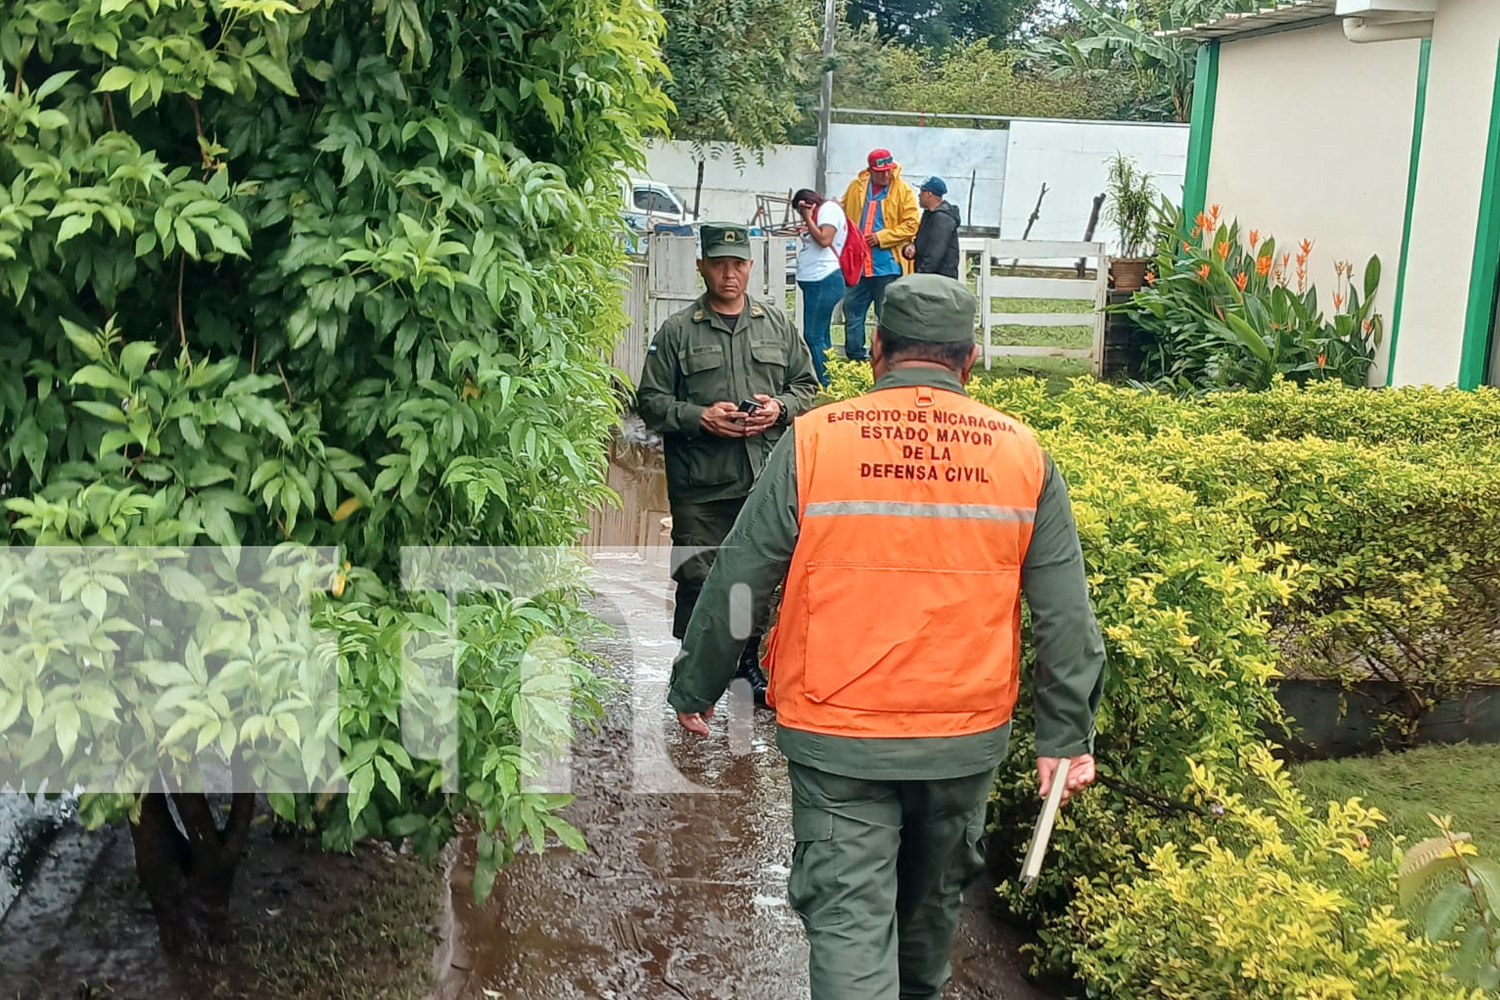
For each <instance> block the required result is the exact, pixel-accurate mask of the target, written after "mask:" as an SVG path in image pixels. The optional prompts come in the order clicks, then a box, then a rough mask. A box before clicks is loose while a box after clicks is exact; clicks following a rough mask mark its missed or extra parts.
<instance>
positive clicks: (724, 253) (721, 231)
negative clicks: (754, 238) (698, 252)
mask: <svg viewBox="0 0 1500 1000" xmlns="http://www.w3.org/2000/svg"><path fill="white" fill-rule="evenodd" d="M699 238H700V239H701V240H702V241H703V256H704V257H705V258H708V257H738V258H740V259H741V260H749V259H750V231H749V230H747V229H746V228H745V227H744V226H736V225H734V224H733V223H730V222H705V223H704V224H703V228H702V230H701V231H700V232H699Z"/></svg>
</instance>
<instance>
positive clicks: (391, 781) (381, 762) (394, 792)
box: [375, 757, 401, 802]
mask: <svg viewBox="0 0 1500 1000" xmlns="http://www.w3.org/2000/svg"><path fill="white" fill-rule="evenodd" d="M375 770H377V771H379V772H380V780H381V781H382V782H384V784H385V787H386V790H387V791H389V792H390V793H391V798H393V799H395V800H396V801H397V802H400V801H401V779H400V778H399V777H397V776H396V769H395V768H394V767H392V766H391V762H390V761H388V760H386V759H385V758H384V757H376V758H375Z"/></svg>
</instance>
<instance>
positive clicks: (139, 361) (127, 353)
mask: <svg viewBox="0 0 1500 1000" xmlns="http://www.w3.org/2000/svg"><path fill="white" fill-rule="evenodd" d="M155 356H156V345H155V344H150V343H147V342H146V341H144V340H138V341H135V342H134V343H131V344H126V345H125V349H124V350H123V351H121V352H120V367H121V368H123V369H124V370H125V374H126V375H127V376H129V378H130V380H131V381H135V380H136V379H138V378H140V377H141V374H142V373H143V372H145V370H146V364H147V363H148V362H149V361H150V360H151V359H152V358H153V357H155Z"/></svg>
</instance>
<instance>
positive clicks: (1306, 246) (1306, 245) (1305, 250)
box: [1302, 240, 1313, 257]
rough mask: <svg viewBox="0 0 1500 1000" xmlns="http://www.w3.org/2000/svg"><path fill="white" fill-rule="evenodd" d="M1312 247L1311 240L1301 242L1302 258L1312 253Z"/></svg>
mask: <svg viewBox="0 0 1500 1000" xmlns="http://www.w3.org/2000/svg"><path fill="white" fill-rule="evenodd" d="M1312 247H1313V244H1312V240H1303V241H1302V256H1304V257H1306V256H1308V255H1309V254H1311V253H1312Z"/></svg>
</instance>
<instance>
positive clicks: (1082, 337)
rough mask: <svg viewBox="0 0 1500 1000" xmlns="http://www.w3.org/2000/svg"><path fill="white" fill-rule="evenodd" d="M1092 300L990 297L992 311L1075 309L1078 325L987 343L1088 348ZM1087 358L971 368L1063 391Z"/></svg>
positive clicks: (869, 324)
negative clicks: (1037, 380) (1023, 378)
mask: <svg viewBox="0 0 1500 1000" xmlns="http://www.w3.org/2000/svg"><path fill="white" fill-rule="evenodd" d="M786 308H787V311H788V312H791V311H792V310H793V309H795V308H796V294H795V292H793V291H788V293H787V305H786ZM1093 308H1094V304H1093V303H1092V302H1084V301H1080V300H1077V299H1002V298H996V299H992V300H991V301H990V309H991V311H993V312H1006V313H1077V314H1079V325H1078V326H1064V327H1050V326H1006V327H996V328H995V329H994V330H992V331H991V334H990V343H991V344H992V345H995V346H1026V347H1042V346H1056V347H1063V348H1087V347H1089V346H1091V345H1092V344H1093V341H1094V327H1093V322H1094V321H1093V315H1092V313H1093ZM874 325H875V316H874V312H873V311H872V312H871V313H870V315H869V316H868V317H867V318H866V320H865V333H866V339H867V340H868V337H869V336H870V335H872V334H873V332H874ZM830 339H831V340H832V342H833V346H834V347H835V348H837V349H838V352H839V353H840V354H842V353H843V347H844V326H843V324H842V323H840V322H835V323H834V324H833V327H832V329H831V330H830ZM1091 370H1092V369H1091V367H1090V362H1089V360H1088V359H1087V358H994V359H992V360H991V362H990V367H989V368H988V369H986V368H985V367H984V365H983V362H981V363H980V365H979V366H978V367H976V368H975V369H974V375H975V377H976V378H1007V377H1014V376H1020V375H1026V376H1032V377H1035V378H1040V379H1045V380H1046V381H1047V383H1048V385H1049V388H1050V389H1051V391H1053V392H1062V391H1063V390H1065V389H1066V388H1067V387H1068V382H1069V380H1070V379H1074V378H1077V377H1078V376H1080V375H1088V374H1089V373H1090V371H1091Z"/></svg>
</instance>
